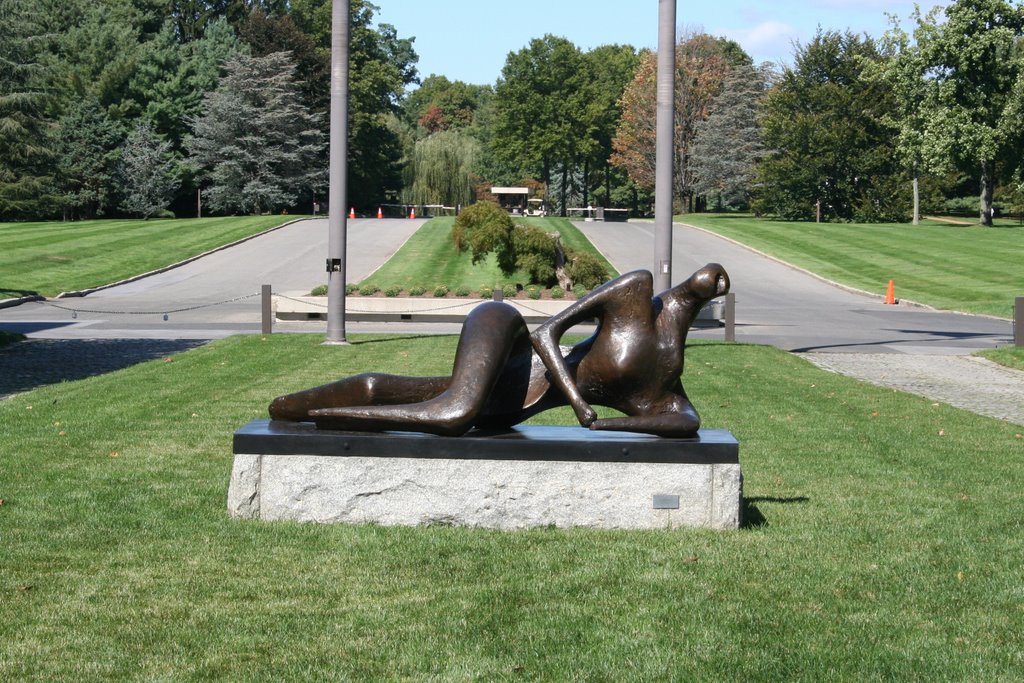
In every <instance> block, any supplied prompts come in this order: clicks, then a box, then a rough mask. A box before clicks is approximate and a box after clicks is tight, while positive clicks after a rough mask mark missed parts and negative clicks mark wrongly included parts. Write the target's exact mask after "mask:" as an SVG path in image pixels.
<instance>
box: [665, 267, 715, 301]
mask: <svg viewBox="0 0 1024 683" xmlns="http://www.w3.org/2000/svg"><path fill="white" fill-rule="evenodd" d="M728 292H729V274H728V273H727V272H725V268H723V267H722V266H721V264H718V263H709V264H707V265H706V266H704V267H703V268H701V269H700V270H698V271H697V272H696V273H694V274H693V275H691V276H690V277H688V278H687V279H685V280H683V281H682V282H680V283H679V284H678V285H676V286H675V287H673V288H672V289H670V290H669V291H668V292H665V294H663V295H662V298H672V299H680V300H684V301H685V300H690V301H693V302H695V303H700V304H701V305H703V304H705V303H707V302H708V301H711V300H712V299H714V298H715V297H716V296H724V295H725V294H728Z"/></svg>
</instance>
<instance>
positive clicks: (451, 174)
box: [405, 130, 480, 206]
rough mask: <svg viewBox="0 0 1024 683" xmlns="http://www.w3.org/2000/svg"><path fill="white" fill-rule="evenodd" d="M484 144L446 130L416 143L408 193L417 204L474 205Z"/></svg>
mask: <svg viewBox="0 0 1024 683" xmlns="http://www.w3.org/2000/svg"><path fill="white" fill-rule="evenodd" d="M479 154H480V143H479V142H477V141H476V140H474V139H473V138H471V137H469V136H467V135H464V134H462V133H460V132H459V131H457V130H446V131H442V132H440V133H434V134H433V135H431V136H429V137H426V138H423V139H422V140H419V141H418V142H417V143H416V146H415V148H414V149H413V152H412V158H411V159H410V160H409V167H408V177H409V178H410V179H411V182H410V183H409V184H408V185H407V190H406V192H405V198H406V201H408V202H410V203H413V204H442V205H445V206H458V205H464V204H469V203H470V202H472V201H473V196H474V194H473V169H474V167H475V165H476V162H477V158H478V157H479Z"/></svg>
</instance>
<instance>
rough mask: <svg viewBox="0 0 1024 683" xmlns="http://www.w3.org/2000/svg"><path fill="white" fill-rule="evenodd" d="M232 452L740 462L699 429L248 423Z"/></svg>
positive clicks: (732, 447)
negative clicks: (451, 433) (679, 434)
mask: <svg viewBox="0 0 1024 683" xmlns="http://www.w3.org/2000/svg"><path fill="white" fill-rule="evenodd" d="M234 452H235V453H249V454H261V455H330V456H341V457H345V456H350V457H352V456H358V457H378V458H450V459H455V460H538V461H549V460H554V461H570V462H661V463H691V464H698V465H708V464H719V463H738V462H739V442H737V441H736V437H734V436H733V435H732V434H731V433H730V432H729V431H727V430H725V429H702V430H700V433H699V436H698V437H697V438H694V439H667V438H664V437H660V436H651V435H647V434H633V433H630V432H605V431H591V430H589V429H583V428H582V427H552V426H532V425H531V426H527V425H523V426H519V427H515V428H514V429H511V430H507V431H501V432H490V431H488V432H485V431H482V430H474V431H472V432H470V433H469V434H466V435H464V436H458V437H448V436H434V435H432V434H420V433H418V432H342V431H333V430H327V429H317V428H316V425H314V424H313V423H310V422H301V423H296V422H275V421H271V420H253V421H252V422H250V423H249V424H247V425H245V426H244V427H242V428H241V429H239V430H238V431H237V432H235V441H234Z"/></svg>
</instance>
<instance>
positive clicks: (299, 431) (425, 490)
mask: <svg viewBox="0 0 1024 683" xmlns="http://www.w3.org/2000/svg"><path fill="white" fill-rule="evenodd" d="M234 452H235V460H234V467H233V469H232V473H231V483H230V486H229V489H228V511H229V512H230V514H231V515H233V516H235V517H242V518H255V519H266V520H275V519H289V520H301V521H312V522H350V523H373V524H382V525H421V524H422V525H430V524H446V525H458V526H471V527H485V528H493V529H522V528H530V527H539V526H557V527H593V528H606V529H656V528H676V527H709V528H715V529H735V528H737V527H738V526H739V524H740V521H741V520H740V511H741V503H742V474H741V471H740V463H739V444H738V443H737V441H736V439H735V438H734V437H733V436H732V434H730V433H729V432H727V431H725V430H714V429H709V430H701V432H700V435H699V437H698V438H695V439H665V438H661V437H656V436H648V435H643V434H631V433H626V432H596V431H590V430H587V429H582V428H579V427H548V426H538V427H531V426H521V427H517V428H515V429H512V430H508V431H502V432H482V431H473V432H471V433H470V434H467V435H465V436H461V437H454V438H453V437H441V436H433V435H428V434H419V433H412V432H385V433H365V432H341V431H329V430H318V429H316V427H315V426H314V425H312V424H308V423H282V422H271V421H268V420H253V421H252V422H250V423H249V424H247V425H245V426H244V427H242V428H241V429H239V430H238V431H237V432H236V433H235V437H234Z"/></svg>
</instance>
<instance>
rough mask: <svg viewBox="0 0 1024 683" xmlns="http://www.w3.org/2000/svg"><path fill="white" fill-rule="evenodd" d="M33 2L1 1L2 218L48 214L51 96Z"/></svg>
mask: <svg viewBox="0 0 1024 683" xmlns="http://www.w3.org/2000/svg"><path fill="white" fill-rule="evenodd" d="M33 9H34V8H33V7H32V5H31V3H29V2H26V1H25V0H0V35H2V36H3V39H2V40H0V220H10V219H12V218H26V217H31V216H38V215H40V214H43V213H46V212H47V211H48V210H49V209H48V205H49V201H48V194H49V188H50V187H51V185H52V172H51V166H50V162H51V159H52V153H51V151H50V149H49V146H48V140H49V136H48V134H47V130H48V126H49V124H48V121H47V118H46V110H47V106H48V103H49V99H50V98H49V97H48V96H47V94H46V89H45V86H44V83H43V66H42V64H41V63H40V54H39V51H38V48H37V46H38V45H39V41H38V40H37V39H34V38H37V37H38V36H39V35H40V33H41V27H40V26H39V24H38V22H37V18H38V17H37V16H36V14H35V12H34V11H33Z"/></svg>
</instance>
